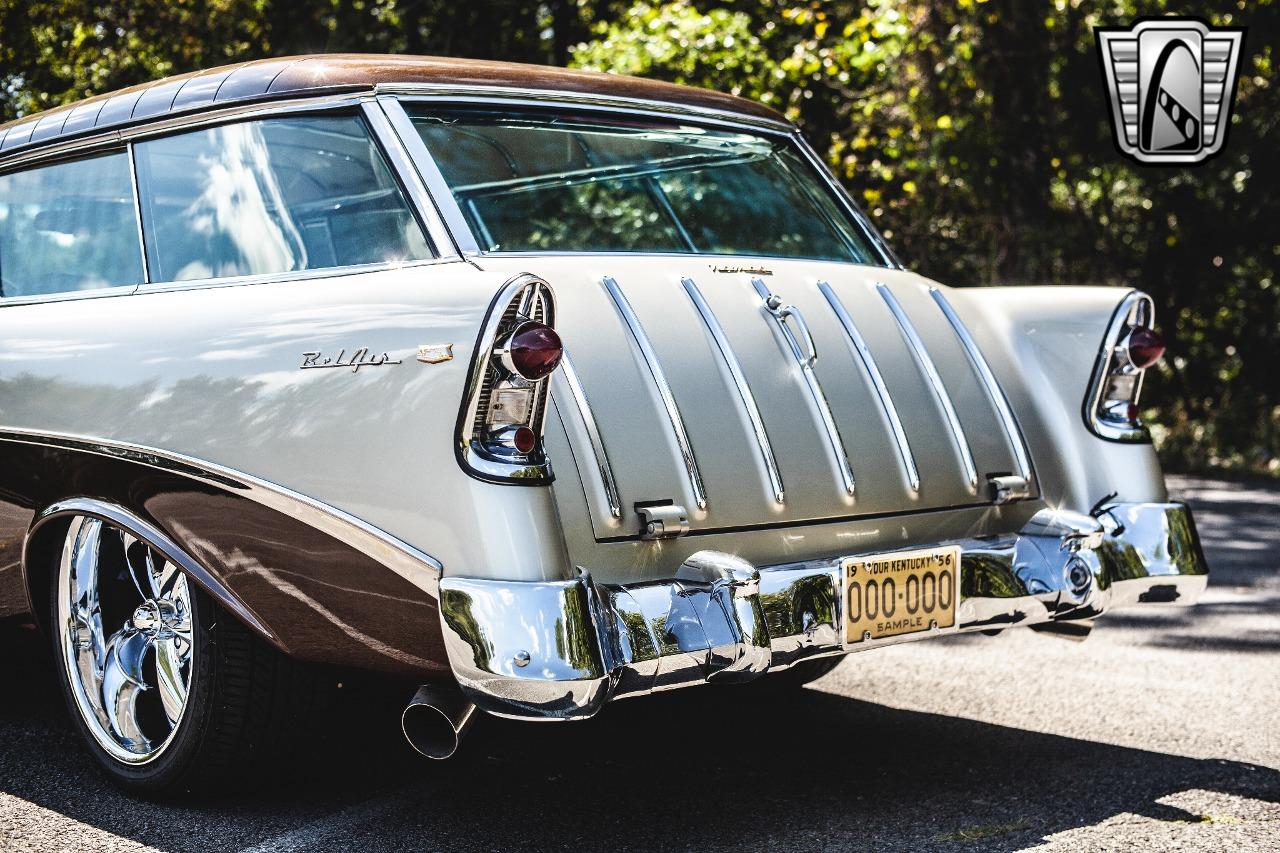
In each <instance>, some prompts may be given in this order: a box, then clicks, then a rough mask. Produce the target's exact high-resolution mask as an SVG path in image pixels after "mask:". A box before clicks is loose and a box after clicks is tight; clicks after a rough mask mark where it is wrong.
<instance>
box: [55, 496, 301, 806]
mask: <svg viewBox="0 0 1280 853" xmlns="http://www.w3.org/2000/svg"><path fill="white" fill-rule="evenodd" d="M51 574H52V596H51V598H50V611H51V612H50V616H51V617H52V618H51V620H50V622H49V624H50V625H52V626H54V627H53V630H52V631H51V632H50V633H51V634H52V639H53V648H54V658H55V661H56V663H57V668H58V675H59V681H60V683H61V684H62V689H63V695H64V697H65V699H66V701H67V707H68V708H69V710H70V712H71V717H72V719H73V720H74V723H75V725H76V727H77V729H78V730H79V731H80V733H81V735H82V736H83V737H84V740H85V743H86V744H87V746H88V749H89V752H90V754H92V755H93V757H94V759H95V760H96V762H97V764H98V765H99V766H100V767H101V768H102V770H103V771H104V773H105V774H106V775H107V777H108V778H109V779H111V781H113V782H115V783H116V784H117V785H119V786H120V787H122V788H125V789H127V790H129V791H132V792H135V793H139V794H147V795H181V794H184V793H190V792H205V791H209V790H211V789H214V788H216V787H217V786H219V785H222V784H227V783H234V785H235V787H236V788H240V787H242V785H243V783H244V782H246V781H248V780H254V781H260V780H261V779H262V777H263V774H260V773H256V772H255V771H256V770H257V769H259V768H261V767H262V766H263V764H264V762H265V761H267V760H268V759H270V758H271V757H273V755H275V754H276V753H277V752H278V750H279V749H280V747H281V745H282V744H285V743H287V742H288V739H287V738H285V737H284V736H283V735H284V734H285V733H286V732H287V731H289V729H290V728H291V727H292V725H293V724H294V723H295V722H296V720H297V717H298V716H299V713H298V711H299V710H300V709H301V708H302V707H303V704H302V702H301V701H300V700H301V699H302V698H303V695H304V682H305V678H303V677H302V675H303V673H302V670H301V669H300V667H299V666H298V665H297V664H295V663H294V662H293V661H291V660H289V659H288V658H287V657H285V656H284V655H283V654H281V653H280V652H279V651H277V650H276V649H274V648H272V647H270V646H268V645H267V644H266V643H265V642H263V641H262V640H260V639H259V638H258V637H257V636H256V635H254V634H252V633H250V631H249V630H248V629H247V628H245V627H244V626H243V625H241V624H240V623H239V622H237V621H236V620H235V619H234V618H232V617H230V616H229V615H227V614H226V612H225V611H223V610H222V609H221V608H219V606H218V605H217V603H216V602H215V601H214V600H213V599H212V598H211V597H210V596H209V595H207V594H206V593H204V591H203V590H201V589H199V588H198V587H197V586H196V585H195V584H194V583H188V582H187V578H186V576H185V575H184V574H183V573H182V572H181V571H180V570H179V569H178V568H177V567H176V566H174V565H173V564H172V563H171V562H169V561H168V560H166V559H165V558H164V557H163V556H162V555H161V554H160V553H159V552H158V551H156V550H155V549H154V548H152V547H150V546H149V545H148V544H146V543H145V542H143V541H142V540H141V539H139V538H138V537H136V536H134V535H133V534H132V533H130V532H129V531H128V530H125V529H122V528H120V527H116V526H115V525H114V524H113V523H111V522H107V521H103V520H100V519H98V518H92V517H88V516H76V517H74V518H73V520H72V522H71V524H70V527H69V529H68V532H67V539H66V543H65V546H64V548H63V550H62V555H61V560H60V563H59V565H58V566H57V567H56V570H55V571H53V572H52V573H51ZM144 590H145V591H146V592H144ZM116 626H120V627H118V628H117V627H116ZM162 664H163V670H162V666H161V665H162ZM162 671H163V673H164V676H163V678H162Z"/></svg>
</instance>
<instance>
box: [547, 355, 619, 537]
mask: <svg viewBox="0 0 1280 853" xmlns="http://www.w3.org/2000/svg"><path fill="white" fill-rule="evenodd" d="M560 375H561V376H563V377H564V382H565V384H566V385H567V386H569V396H571V397H572V398H573V403H574V406H576V407H577V409H578V417H579V418H580V419H581V420H582V425H583V427H585V428H586V430H587V439H588V440H589V441H590V442H591V454H592V455H593V456H594V457H595V460H596V471H597V472H598V473H599V474H600V484H601V485H602V486H604V494H605V498H606V499H607V500H608V501H609V514H610V515H612V516H613V517H614V518H622V502H621V499H620V498H619V497H618V482H617V480H615V479H614V477H613V466H612V465H610V464H609V454H608V452H607V451H606V450H605V446H604V438H603V437H602V436H601V435H600V426H599V425H598V424H597V423H596V416H595V413H594V412H592V411H591V403H590V402H589V401H588V400H587V392H586V391H585V390H583V387H582V382H581V380H579V379H578V371H576V370H574V369H573V360H572V359H571V358H569V351H568V350H567V349H566V350H565V351H564V355H562V356H561V357H560Z"/></svg>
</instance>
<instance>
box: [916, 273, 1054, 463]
mask: <svg viewBox="0 0 1280 853" xmlns="http://www.w3.org/2000/svg"><path fill="white" fill-rule="evenodd" d="M929 295H930V296H932V297H933V301H934V302H936V303H937V304H938V308H940V309H941V310H942V313H943V314H944V315H945V316H946V318H947V322H949V323H950V324H951V328H952V330H953V331H955V333H956V337H957V338H959V339H960V345H961V346H962V347H963V348H964V352H965V355H967V356H968V357H969V363H970V364H972V365H973V370H974V372H975V373H977V374H978V379H979V380H980V381H981V382H982V388H983V390H985V391H986V392H987V398H988V399H989V400H991V405H992V406H993V407H994V408H995V410H996V414H997V415H999V417H1000V425H1001V426H1002V427H1003V428H1004V433H1005V437H1006V438H1008V440H1009V447H1011V448H1012V449H1013V456H1014V459H1015V460H1017V463H1018V474H1019V475H1021V476H1022V478H1023V479H1024V480H1026V481H1027V482H1028V483H1029V482H1031V460H1030V457H1028V455H1027V445H1026V442H1024V441H1023V440H1022V431H1021V430H1019V429H1018V422H1017V420H1016V419H1015V418H1014V417H1013V409H1012V408H1011V407H1010V406H1009V400H1008V399H1007V398H1006V397H1005V396H1004V390H1003V389H1001V387H1000V383H999V382H998V381H997V380H996V377H995V374H994V373H992V372H991V365H989V364H987V359H986V357H985V356H983V354H982V350H981V349H979V348H978V343H977V341H975V340H974V339H973V336H972V335H970V334H969V330H968V329H967V328H966V327H965V325H964V322H963V321H962V320H961V319H960V315H958V314H956V312H955V309H953V308H952V307H951V303H950V302H948V301H947V297H946V295H945V294H943V292H942V291H941V290H939V289H938V288H936V287H931V288H929Z"/></svg>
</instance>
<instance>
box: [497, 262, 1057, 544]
mask: <svg viewBox="0 0 1280 853" xmlns="http://www.w3.org/2000/svg"><path fill="white" fill-rule="evenodd" d="M738 263H740V262H737V261H735V262H734V263H732V264H726V263H725V262H721V263H718V264H717V263H708V261H707V259H705V258H699V257H692V256H689V257H681V256H576V257H537V258H530V257H525V258H514V257H506V258H493V257H489V258H484V259H482V260H481V264H482V265H483V266H484V267H485V268H486V269H503V270H504V271H506V268H507V267H510V269H509V271H510V272H512V273H514V272H519V271H526V270H527V271H529V272H534V273H536V274H538V275H541V276H543V277H545V278H546V279H547V280H548V281H549V282H551V284H552V286H553V287H554V288H555V292H556V296H557V301H558V304H559V321H558V323H557V325H558V327H559V330H560V332H561V335H562V337H563V339H564V341H565V345H566V350H567V352H568V353H569V369H568V370H566V371H562V372H561V375H559V376H558V377H557V379H556V381H555V384H554V385H553V396H554V400H555V403H556V410H557V412H558V413H559V416H560V420H561V421H562V422H563V424H564V429H565V434H566V436H567V439H568V443H569V448H570V451H571V454H572V457H573V458H572V460H570V459H558V458H557V459H553V463H554V464H556V465H558V466H559V467H560V469H561V472H562V473H563V472H564V469H565V466H567V465H569V464H575V463H576V464H577V466H578V469H579V474H580V477H581V480H582V483H583V493H584V495H585V497H586V501H587V504H588V506H589V511H590V516H591V521H592V526H593V529H594V533H595V536H596V537H597V538H598V539H612V538H620V537H631V536H636V535H638V533H639V532H640V516H639V515H638V513H637V505H640V506H647V505H654V504H664V503H672V504H677V505H679V506H680V507H682V508H683V509H684V510H685V511H686V513H687V515H688V519H689V529H690V531H691V532H711V531H725V530H732V529H740V528H750V527H756V526H764V525H770V526H774V525H788V526H789V525H794V524H800V523H805V522H815V521H831V520H836V519H842V518H855V517H859V518H861V517H873V516H881V515H894V514H901V513H904V512H915V511H921V510H938V509H944V508H961V507H972V506H982V505H987V504H990V503H992V501H993V492H992V489H991V486H990V484H989V478H991V477H994V476H1005V475H1023V476H1026V477H1027V479H1028V481H1029V480H1030V479H1031V478H1030V472H1029V470H1027V469H1028V468H1029V463H1028V461H1027V454H1026V450H1025V447H1024V445H1023V442H1022V438H1021V436H1020V434H1019V432H1018V429H1017V426H1016V424H1015V423H1014V422H1013V420H1012V417H1011V416H1010V415H1009V414H1008V411H1007V404H1004V403H1003V397H1002V396H1001V392H1000V391H999V389H998V387H995V386H994V382H993V380H991V379H990V375H989V371H986V372H985V375H984V369H985V362H984V361H983V359H982V357H981V354H980V353H978V352H977V350H976V347H975V346H974V345H973V344H972V341H971V340H966V338H967V334H966V333H965V331H964V329H963V326H960V325H958V320H957V321H956V323H955V324H953V322H952V321H951V319H950V318H949V317H948V314H947V310H946V309H947V304H946V299H945V293H941V294H940V297H941V298H939V296H935V294H934V293H933V292H931V290H930V287H929V285H928V284H927V283H926V282H924V280H923V279H920V278H919V277H917V276H915V275H912V274H909V273H902V272H897V271H893V270H887V269H878V268H873V267H865V266H855V265H849V264H837V263H824V262H814V261H779V260H770V261H763V262H761V264H760V265H759V266H757V265H755V264H752V265H750V266H747V267H741V266H738V265H737V264H738ZM770 296H772V297H773V299H772V300H770V299H769V297H770ZM966 344H968V346H966ZM1002 405H1003V407H1004V410H1003V411H1002ZM551 445H552V446H553V447H554V445H555V442H554V441H553V442H551ZM1031 493H1034V486H1032V492H1031Z"/></svg>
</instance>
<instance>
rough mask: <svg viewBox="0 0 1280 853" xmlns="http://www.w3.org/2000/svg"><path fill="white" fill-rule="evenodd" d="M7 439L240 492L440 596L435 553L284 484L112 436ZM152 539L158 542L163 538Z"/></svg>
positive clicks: (4, 435) (1, 431)
mask: <svg viewBox="0 0 1280 853" xmlns="http://www.w3.org/2000/svg"><path fill="white" fill-rule="evenodd" d="M3 441H10V442H14V443H17V444H31V445H36V446H42V447H53V448H57V449H62V450H73V451H78V452H81V453H92V454H94V455H97V456H105V457H108V458H111V459H123V460H125V461H128V462H134V463H137V464H140V465H146V466H147V467H149V468H155V469H157V470H159V471H165V472H167V473H170V474H177V475H179V476H182V477H187V478H189V479H192V480H197V481H199V482H202V483H206V484H208V485H211V486H214V487H216V488H219V489H223V490H226V491H230V492H232V493H234V494H238V495H242V496H244V497H246V498H248V499H249V500H252V501H254V502H255V503H259V504H261V505H263V506H265V507H268V508H270V509H274V510H276V511H277V512H281V513H284V514H286V515H290V516H292V517H294V518H296V519H298V520H300V521H302V522H304V523H306V524H309V525H311V526H312V527H314V528H316V529H317V530H320V531H322V532H324V533H326V534H328V535H330V536H332V537H333V538H335V539H337V540H338V541H340V542H343V543H345V544H347V545H350V546H351V547H352V548H355V549H357V550H359V551H361V552H363V553H365V554H368V555H369V556H370V557H372V558H373V559H375V560H377V561H378V562H380V563H382V564H383V565H384V566H386V567H387V568H388V569H390V570H391V571H393V572H395V573H396V574H397V575H399V576H400V577H402V578H404V579H405V580H407V581H408V582H409V583H411V584H413V585H414V586H416V587H418V588H419V589H422V590H425V591H426V592H427V593H429V594H431V595H433V596H435V595H438V592H439V583H440V575H441V574H442V573H443V571H444V565H443V564H442V563H441V562H440V561H439V560H437V559H436V558H435V557H432V556H431V555H429V554H427V553H426V552H424V551H420V550H418V549H417V548H415V547H413V546H412V545H410V544H408V543H407V542H404V541H402V540H400V539H398V538H396V537H395V536H392V535H391V534H390V533H387V532H386V531H384V530H380V529H379V528H377V527H374V526H373V525H372V524H369V523H368V522H367V521H364V520H362V519H360V518H357V517H356V516H354V515H351V514H350V513H348V512H345V511H343V510H340V509H338V508H337V507H334V506H330V505H329V504H326V503H322V502H320V501H318V500H315V499H314V498H309V497H307V496H306V495H304V494H301V493H299V492H295V491H293V490H292V489H289V488H286V487H284V486H280V485H277V484H275V483H271V482H268V481H266V480H262V479H259V478H257V477H254V476H251V475H249V474H245V473H243V472H240V471H235V470H233V469H231V468H226V467H223V466H221V465H217V464H215V463H213V462H206V461H204V460H201V459H196V458H194V457H191V456H185V455H183V454H180V453H173V452H170V451H167V450H160V449H157V448H154V447H145V446H142V445H137V444H127V443H125V442H120V441H113V440H109V439H102V438H92V437H87V436H79V435H70V434H66V433H52V432H39V431H36V430H27V429H21V428H15V427H0V442H3ZM153 544H156V546H157V547H160V543H153ZM161 550H163V549H161Z"/></svg>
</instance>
